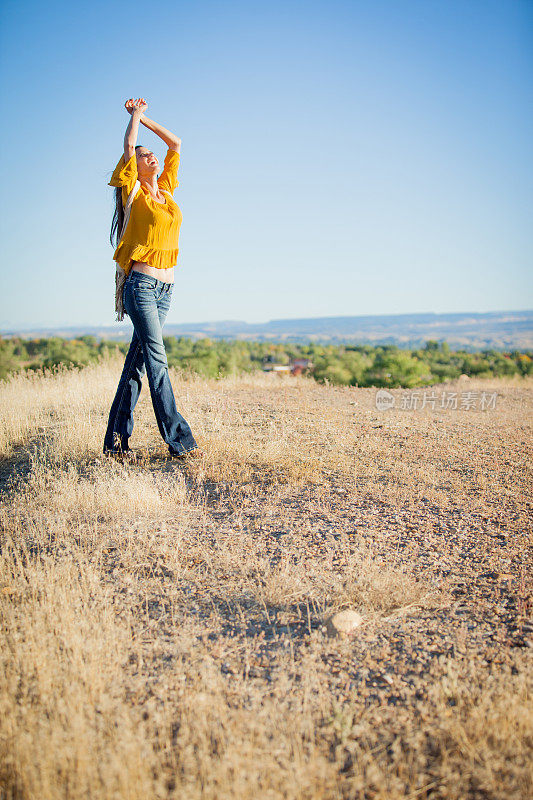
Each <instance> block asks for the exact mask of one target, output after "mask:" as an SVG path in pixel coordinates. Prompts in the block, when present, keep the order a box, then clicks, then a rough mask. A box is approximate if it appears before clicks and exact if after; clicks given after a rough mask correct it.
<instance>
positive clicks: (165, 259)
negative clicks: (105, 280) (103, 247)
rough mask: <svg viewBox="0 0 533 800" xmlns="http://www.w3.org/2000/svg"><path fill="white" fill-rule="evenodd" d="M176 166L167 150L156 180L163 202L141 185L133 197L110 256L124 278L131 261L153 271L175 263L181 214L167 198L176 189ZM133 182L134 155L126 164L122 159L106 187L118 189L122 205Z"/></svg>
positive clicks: (174, 156) (172, 153)
mask: <svg viewBox="0 0 533 800" xmlns="http://www.w3.org/2000/svg"><path fill="white" fill-rule="evenodd" d="M179 163H180V154H179V153H178V152H177V151H176V150H171V149H170V147H169V149H168V152H167V154H166V156H165V163H164V166H163V172H162V173H161V176H160V177H159V178H158V179H157V183H158V185H159V188H160V189H161V190H162V191H164V192H165V194H164V197H165V202H164V203H158V202H157V200H154V198H153V197H152V195H151V194H150V192H149V191H148V189H146V188H145V187H143V186H142V184H141V186H140V187H139V189H138V191H137V193H136V194H135V197H134V199H133V204H132V206H131V212H130V218H129V220H128V224H127V226H126V231H125V233H124V236H123V237H122V239H121V240H120V242H119V245H118V247H117V249H116V250H115V252H114V254H113V261H116V262H118V264H120V266H121V267H122V269H123V270H124V272H125V273H126V275H127V274H128V273H129V271H130V270H131V264H132V261H144V262H145V263H146V264H150V266H152V267H155V268H156V269H167V268H168V267H173V266H174V265H175V264H176V260H177V258H178V252H179V247H178V239H179V235H180V227H181V221H182V219H183V215H182V213H181V210H180V208H179V206H178V205H177V203H176V202H175V201H174V199H173V198H172V196H171V195H172V193H173V192H174V190H175V189H176V187H177V186H179V181H178V179H177V176H178V166H179ZM137 179H138V175H137V157H136V155H135V153H134V154H133V155H132V157H131V158H130V159H129V160H128V161H127V162H125V161H124V156H122V157H121V159H120V161H119V162H118V164H117V166H116V167H115V171H114V172H113V176H112V178H111V180H110V181H109V184H108V186H122V203H123V205H124V206H125V205H126V200H127V199H128V196H129V194H130V192H131V191H132V190H133V187H134V186H135V182H136V181H137ZM166 192H170V194H166Z"/></svg>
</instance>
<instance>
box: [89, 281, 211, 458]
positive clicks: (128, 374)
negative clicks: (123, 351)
mask: <svg viewBox="0 0 533 800" xmlns="http://www.w3.org/2000/svg"><path fill="white" fill-rule="evenodd" d="M173 286H174V284H172V283H165V282H163V281H158V280H157V279H156V278H152V277H151V276H150V275H143V274H142V273H141V272H134V271H133V270H132V271H131V272H130V274H129V275H128V278H127V280H126V284H125V286H124V310H125V311H126V313H127V314H128V316H129V318H130V319H131V321H132V323H133V337H132V340H131V344H130V347H129V350H128V354H127V356H126V361H125V362H124V369H123V370H122V375H121V376H120V381H119V384H118V389H117V392H116V395H115V399H114V400H113V404H112V406H111V411H110V413H109V422H108V425H107V431H106V434H105V438H104V453H106V452H126V451H127V450H129V449H130V448H129V444H128V441H129V438H130V436H131V434H132V431H133V424H134V423H133V411H134V409H135V405H136V403H137V400H138V399H139V394H140V391H141V386H142V377H143V375H144V373H145V372H146V373H147V374H148V384H149V386H150V394H151V396H152V405H153V407H154V412H155V417H156V420H157V425H158V427H159V432H160V433H161V436H162V437H163V439H164V440H165V442H166V443H167V444H168V449H169V452H170V453H172V454H175V455H179V454H182V453H186V452H188V451H189V450H194V449H195V448H196V447H197V446H198V445H197V444H196V441H195V438H194V436H193V435H192V431H191V429H190V427H189V425H188V423H187V422H186V421H185V419H184V418H183V417H182V415H181V414H180V413H179V411H178V409H177V408H176V401H175V398H174V392H173V390H172V385H171V383H170V378H169V375H168V361H167V356H166V353H165V345H164V343H163V325H164V322H165V319H166V316H167V314H168V310H169V307H170V299H171V296H172V288H173Z"/></svg>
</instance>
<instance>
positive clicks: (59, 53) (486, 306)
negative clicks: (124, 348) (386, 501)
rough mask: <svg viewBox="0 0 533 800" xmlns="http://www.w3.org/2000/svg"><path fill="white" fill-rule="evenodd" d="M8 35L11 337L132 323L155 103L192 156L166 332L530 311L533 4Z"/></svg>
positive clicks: (157, 116)
mask: <svg viewBox="0 0 533 800" xmlns="http://www.w3.org/2000/svg"><path fill="white" fill-rule="evenodd" d="M0 35H1V42H0V43H1V51H2V55H1V87H2V109H3V124H2V135H1V154H0V168H1V170H2V176H3V181H2V187H1V192H0V206H1V231H0V234H1V241H2V245H3V247H2V250H3V252H2V258H1V262H0V263H1V266H0V268H1V270H2V287H3V290H2V294H1V297H2V306H1V310H0V328H2V329H4V330H5V329H8V328H17V327H18V328H23V327H33V326H38V325H66V324H69V325H77V324H87V325H101V324H110V325H112V324H113V321H114V313H113V305H114V302H113V300H114V298H113V291H114V262H113V260H112V256H113V248H112V247H111V244H110V243H109V232H110V224H111V217H112V212H113V189H112V188H111V187H109V186H108V185H107V182H108V180H109V178H110V176H111V172H112V171H113V169H114V167H115V165H116V163H117V161H118V159H119V158H120V155H121V152H122V145H123V138H124V131H125V129H126V126H127V123H128V120H129V116H128V114H127V112H126V111H125V109H124V102H125V100H126V99H127V98H129V97H139V96H143V97H145V98H146V100H147V101H148V110H147V112H146V114H147V116H148V117H150V118H151V119H154V120H156V121H158V122H160V123H161V124H163V125H164V126H165V127H167V128H169V129H170V130H172V131H173V132H175V133H176V135H177V136H179V137H180V138H181V139H182V149H181V164H180V172H179V181H180V185H179V187H178V188H177V190H176V192H175V195H174V197H175V200H176V202H177V203H178V205H179V206H180V208H181V210H182V213H183V223H182V228H181V234H180V242H179V245H180V253H179V256H178V262H177V268H176V282H175V283H176V285H175V289H174V292H173V301H172V307H171V310H170V313H169V317H168V322H174V323H178V322H193V321H207V320H223V319H226V320H227V319H241V320H246V321H248V322H261V321H266V320H268V319H274V318H277V319H279V318H295V317H314V316H330V315H331V316H337V315H360V314H389V313H390V314H400V313H416V312H429V311H433V312H459V311H495V310H504V309H505V310H507V309H526V308H531V306H532V305H533V303H532V294H531V289H532V283H531V274H532V253H533V225H532V224H531V221H532V219H533V213H532V212H533V181H532V174H533V162H532V157H531V156H532V149H533V144H532V143H533V124H532V123H533V104H532V99H533V98H532V95H533V91H532V86H533V82H532V77H533V2H526V1H525V0H502V1H501V2H491V0H482V1H480V2H477V1H476V0H469V1H468V2H464V0H461V2H455V1H454V0H440V1H438V0H417V1H415V0H405V1H403V0H396V1H392V0H364V1H361V2H357V0H355V1H354V2H336V0H328V2H312V0H311V1H310V2H294V1H293V0H283V1H282V2H278V0H272V2H269V3H268V4H263V3H253V2H248V3H245V2H202V0H200V1H199V2H181V3H179V4H178V3H162V2H157V0H156V1H155V2H151V3H140V2H115V3H111V4H108V3H104V2H101V0H94V2H92V3H90V4H72V3H69V4H67V3H60V2H55V1H54V0H51V2H47V3H34V2H25V1H24V0H19V2H17V3H15V2H14V0H10V2H5V3H4V4H3V11H2V20H1V34H0ZM138 143H140V144H144V145H145V146H147V147H150V148H151V149H154V150H155V152H156V154H157V155H158V157H159V159H160V162H161V163H162V161H163V158H164V155H165V153H166V145H165V144H164V142H162V141H161V140H160V139H159V138H158V137H156V136H155V135H154V134H153V133H151V132H150V131H148V130H147V129H146V128H144V127H143V126H142V125H141V126H140V133H139V138H138Z"/></svg>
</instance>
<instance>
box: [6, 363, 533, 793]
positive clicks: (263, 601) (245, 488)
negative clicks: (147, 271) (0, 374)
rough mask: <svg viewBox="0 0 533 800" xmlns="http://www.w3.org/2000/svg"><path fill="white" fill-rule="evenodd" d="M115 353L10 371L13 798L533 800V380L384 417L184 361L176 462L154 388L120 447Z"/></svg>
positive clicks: (361, 405)
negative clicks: (198, 457) (330, 626)
mask: <svg viewBox="0 0 533 800" xmlns="http://www.w3.org/2000/svg"><path fill="white" fill-rule="evenodd" d="M119 370H120V364H119V363H117V362H115V361H109V362H106V363H103V364H100V365H98V366H95V367H90V368H88V369H85V370H83V371H80V372H77V371H64V372H60V373H59V374H57V375H48V376H44V377H43V376H28V375H18V376H15V377H13V378H10V379H9V380H8V381H6V382H4V384H3V385H2V387H1V394H0V452H1V453H2V456H3V461H2V467H1V478H2V483H3V495H4V502H3V506H2V510H1V524H2V554H1V560H0V564H1V571H0V607H1V615H2V634H3V641H2V644H1V659H2V664H1V669H0V686H1V689H0V704H1V706H0V711H1V713H0V718H1V722H0V797H1V798H5V799H6V800H15V798H16V799H17V800H18V799H19V798H31V799H32V800H33V799H34V798H35V800H37V798H38V800H56V798H65V799H66V798H69V800H78V798H80V800H81V798H87V797H90V798H91V800H92V799H93V798H102V799H103V798H105V799H106V800H107V799H108V798H117V799H118V798H127V800H135V798H139V799H140V798H142V799H143V800H146V798H166V797H174V798H191V800H194V799H195V798H213V800H215V799H216V800H226V798H227V799H228V800H229V798H232V799H233V798H239V800H241V798H242V800H247V798H252V797H254V798H258V797H261V798H267V800H270V798H272V800H273V799H274V798H276V799H277V798H280V799H281V798H287V799H290V800H292V799H293V798H294V799H295V800H296V798H298V800H304V798H306V799H307V798H327V800H340V799H341V798H342V799H343V800H344V799H345V798H346V799H348V798H372V800H382V799H383V800H396V798H398V799H401V798H403V799H404V800H407V798H438V799H439V800H455V799H456V800H463V798H476V800H477V799H478V798H501V799H502V800H503V799H504V798H505V800H508V799H514V798H516V799H517V800H518V798H523V797H526V796H528V794H529V793H530V792H531V787H532V776H531V766H530V765H531V749H532V745H533V726H532V722H531V719H532V713H531V712H532V705H531V676H532V673H531V668H530V660H529V659H528V654H529V653H530V652H531V651H530V650H529V648H528V644H531V633H532V631H533V627H532V626H531V586H530V583H529V579H528V574H530V568H531V538H530V530H531V525H530V522H531V501H530V492H529V490H530V485H531V474H530V465H531V427H530V420H531V417H530V416H529V415H530V411H531V386H532V382H531V381H523V382H522V381H517V380H513V381H492V382H490V383H489V384H488V385H487V384H485V383H474V382H472V381H470V382H469V383H468V390H474V391H475V390H478V391H479V390H483V389H485V390H489V389H490V391H497V392H498V401H497V406H496V409H491V410H488V411H486V412H481V411H464V410H463V411H461V410H456V411H454V410H447V411H443V410H441V411H438V410H437V411H432V410H431V409H430V410H423V411H402V410H392V411H387V412H379V411H377V410H376V408H375V403H374V399H375V390H373V389H355V388H335V387H331V386H327V387H323V386H319V385H317V384H315V383H314V382H313V381H312V380H309V379H307V378H304V377H298V378H281V379H280V378H278V377H277V376H270V375H269V376H264V375H259V376H256V377H247V378H227V379H223V380H220V381H214V380H203V379H200V378H191V379H187V380H183V379H181V380H180V379H179V378H178V377H177V376H176V375H174V376H173V385H174V388H175V393H176V399H177V404H178V408H179V409H180V411H181V412H182V413H183V415H184V416H185V418H186V419H187V420H188V422H189V423H190V424H191V427H192V429H193V432H194V434H195V437H196V438H197V440H198V442H199V444H200V445H201V447H202V449H203V450H204V451H205V452H206V459H205V461H203V462H194V463H191V464H190V465H188V466H184V465H180V464H177V463H176V462H173V461H169V460H167V458H166V454H165V445H164V443H163V442H161V440H160V438H159V434H158V431H157V427H156V424H155V420H154V418H153V412H152V409H151V404H150V399H149V393H148V392H147V391H146V388H145V389H144V390H143V395H142V396H141V401H140V403H139V406H138V411H137V413H136V420H137V421H136V427H135V432H134V438H133V439H132V445H133V446H134V447H136V448H138V451H139V452H140V454H141V455H142V461H141V464H140V465H138V466H127V465H121V464H117V463H116V462H114V461H111V462H108V461H107V460H104V459H103V458H102V456H101V446H102V439H103V433H104V428H105V423H106V420H107V413H108V410H109V406H110V403H111V399H112V395H113V392H114V389H115V387H116V383H117V380H118V374H119ZM433 388H434V389H435V390H437V391H440V390H442V388H444V387H433ZM446 388H450V387H446ZM456 388H457V389H458V391H461V390H462V389H463V386H462V385H459V386H458V387H456ZM393 394H395V395H400V394H401V391H400V390H395V391H393ZM342 608H355V609H357V610H358V611H360V612H361V613H362V614H363V615H364V619H365V622H364V624H363V626H362V628H361V629H359V631H358V632H357V635H356V636H354V637H352V638H348V639H331V638H328V637H327V636H326V633H325V626H324V622H325V620H326V618H327V617H328V615H329V614H331V613H332V612H333V611H335V610H338V609H342Z"/></svg>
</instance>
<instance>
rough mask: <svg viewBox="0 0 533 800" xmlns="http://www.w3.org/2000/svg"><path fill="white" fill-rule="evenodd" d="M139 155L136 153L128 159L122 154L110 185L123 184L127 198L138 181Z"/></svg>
mask: <svg viewBox="0 0 533 800" xmlns="http://www.w3.org/2000/svg"><path fill="white" fill-rule="evenodd" d="M137 178H138V175H137V156H136V155H135V153H133V155H132V156H131V158H130V159H128V161H125V159H124V156H123V155H122V156H121V158H120V161H119V162H118V164H117V166H116V167H115V171H114V172H113V175H112V176H111V180H110V181H109V183H108V186H122V197H123V198H124V197H125V198H127V197H128V195H129V194H130V192H131V191H132V189H133V187H134V186H135V183H136V181H137Z"/></svg>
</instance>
